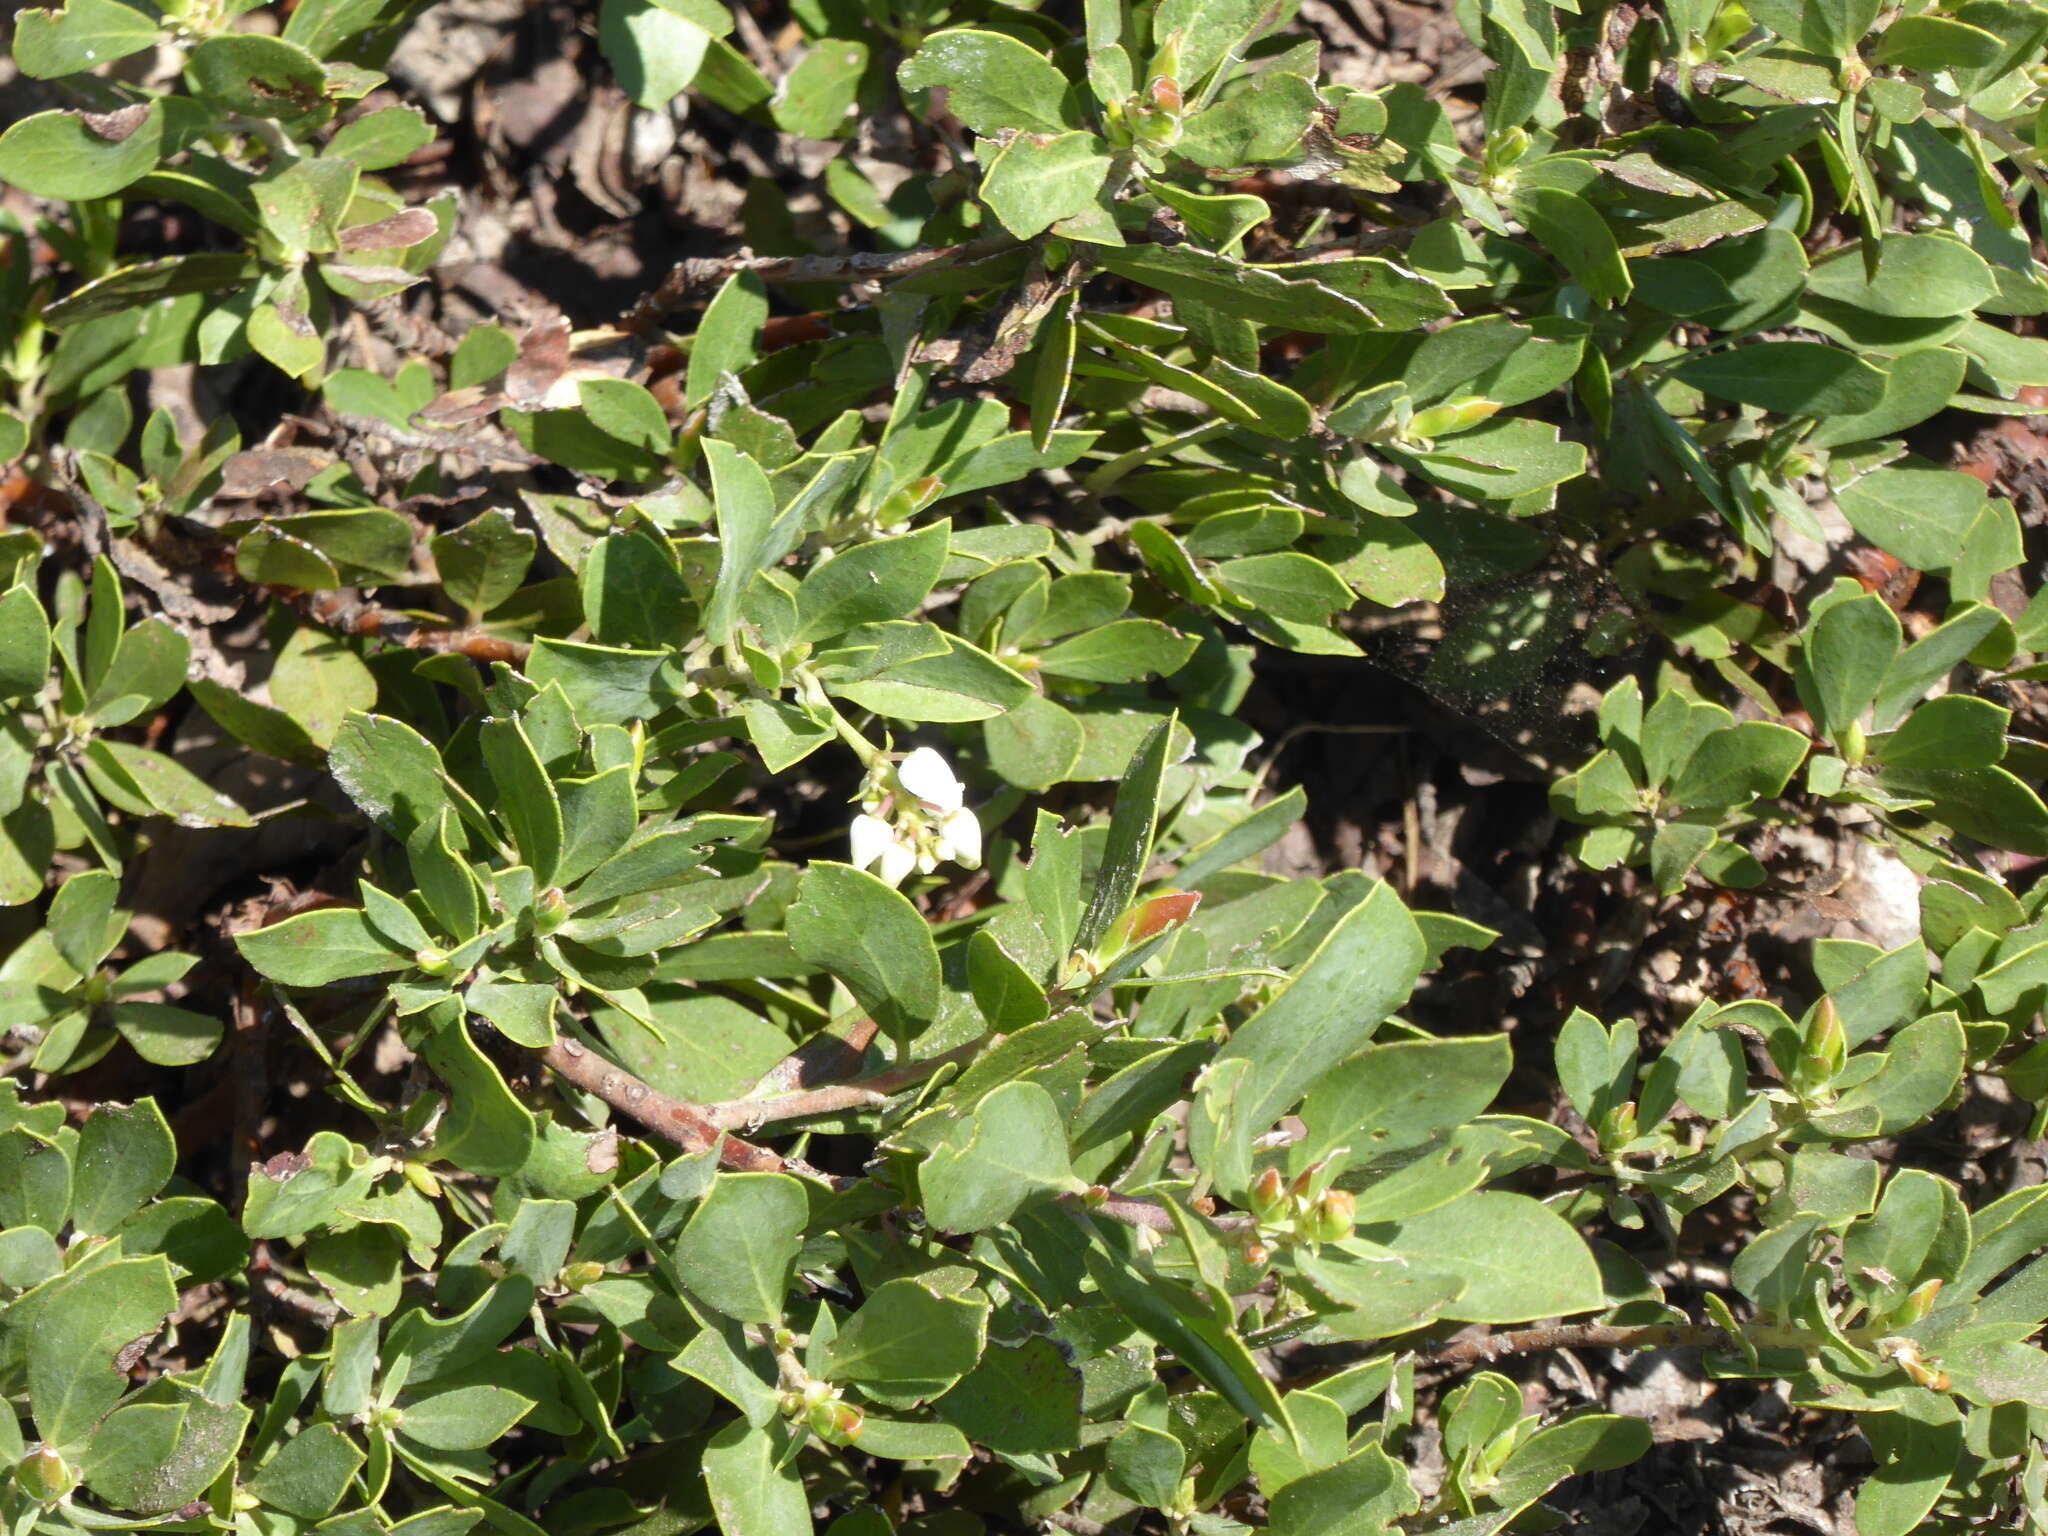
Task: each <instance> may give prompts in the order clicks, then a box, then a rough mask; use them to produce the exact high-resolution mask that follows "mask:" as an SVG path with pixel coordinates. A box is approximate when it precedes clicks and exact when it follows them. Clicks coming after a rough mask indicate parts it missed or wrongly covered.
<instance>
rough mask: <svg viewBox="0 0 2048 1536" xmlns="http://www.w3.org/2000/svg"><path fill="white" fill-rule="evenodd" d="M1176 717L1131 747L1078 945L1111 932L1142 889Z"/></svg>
mask: <svg viewBox="0 0 2048 1536" xmlns="http://www.w3.org/2000/svg"><path fill="white" fill-rule="evenodd" d="M1177 720H1178V717H1177V716H1172V715H1169V716H1168V717H1167V718H1166V719H1164V720H1162V721H1160V722H1159V723H1158V724H1157V725H1155V726H1153V727H1152V728H1151V729H1150V730H1149V731H1147V732H1146V733H1145V739H1144V740H1143V741H1142V742H1140V743H1139V744H1138V747H1137V750H1135V751H1134V752H1132V753H1131V761H1130V766H1129V767H1128V768H1126V769H1125V770H1124V777H1123V784H1122V787H1121V789H1119V791H1118V793H1117V797H1116V806H1115V808H1114V809H1113V810H1112V811H1111V812H1110V818H1109V836H1108V838H1107V840H1106V841H1105V842H1104V843H1103V846H1102V859H1101V862H1100V863H1099V864H1098V865H1097V867H1096V872H1095V886H1094V889H1093V891H1091V892H1090V894H1089V898H1088V909H1087V911H1086V912H1085V913H1083V914H1082V917H1081V926H1080V928H1079V930H1078V931H1077V932H1076V933H1075V935H1074V948H1075V949H1078V950H1092V949H1094V948H1095V946H1096V945H1097V944H1099V943H1100V942H1101V941H1102V936H1103V935H1104V934H1106V933H1107V932H1109V928H1110V925H1111V924H1112V923H1114V922H1115V921H1116V920H1117V919H1118V918H1119V917H1121V916H1123V914H1124V909H1125V908H1127V907H1128V906H1130V904H1131V901H1132V899H1133V898H1135V897H1136V896H1137V894H1138V886H1139V884H1140V883H1141V882H1142V881H1143V879H1144V876H1145V869H1146V866H1147V865H1149V864H1150V863H1151V862H1152V835H1153V831H1154V829H1155V828H1156V827H1157V825H1158V822H1159V792H1160V789H1161V786H1162V785H1163V784H1164V782H1165V778H1166V768H1167V762H1168V758H1169V755H1170V750H1171V747H1172V743H1173V730H1174V726H1175V724H1176V723H1177Z"/></svg>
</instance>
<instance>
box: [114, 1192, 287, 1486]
mask: <svg viewBox="0 0 2048 1536" xmlns="http://www.w3.org/2000/svg"><path fill="white" fill-rule="evenodd" d="M216 1209H218V1207H216ZM216 1358H218V1354H217V1355H216ZM139 1396H153V1397H154V1398H155V1399H156V1400H155V1401H133V1402H129V1403H125V1404H123V1405H122V1406H121V1407H119V1408H116V1409H115V1410H114V1411H113V1412H112V1413H110V1414H108V1415H107V1417H106V1418H105V1419H103V1420H102V1421H101V1422H100V1426H99V1428H98V1429H97V1430H95V1431H94V1433H93V1437H92V1443H91V1444H90V1445H89V1446H88V1447H87V1448H86V1452H85V1455H84V1458H83V1460H82V1461H81V1462H80V1463H79V1470H80V1471H81V1472H83V1473H84V1474H85V1480H86V1486H87V1487H88V1488H90V1489H92V1491H93V1492H94V1493H96V1494H98V1495H99V1496H100V1497H101V1498H102V1499H104V1500H106V1501H107V1502H108V1503H110V1504H112V1505H113V1506H114V1507H115V1508H117V1509H121V1510H128V1511H133V1512H134V1513H136V1514H141V1515H166V1514H170V1513H172V1512H173V1511H175V1510H178V1509H181V1508H183V1507H184V1506H185V1505H187V1504H189V1503H191V1502H192V1501H193V1500H194V1499H196V1498H198V1497H199V1496H200V1494H202V1493H203V1492H205V1490H206V1489H207V1488H208V1487H210V1486H211V1485H212V1484H213V1482H214V1480H215V1479H216V1478H218V1477H219V1476H220V1475H221V1473H223V1472H225V1471H226V1470H227V1468H228V1466H229V1464H230V1463H232V1462H233V1461H234V1459H235V1454H236V1452H237V1451H239V1450H240V1449H241V1447H242V1437H243V1435H244V1433H245V1432H246V1431H247V1429H248V1427H249V1420H250V1419H251V1417H252V1415H251V1413H250V1411H249V1410H248V1409H247V1408H245V1407H243V1406H242V1405H241V1404H240V1403H231V1404H222V1403H216V1402H213V1401H211V1400H209V1399H208V1398H206V1397H204V1396H202V1395H200V1393H199V1392H197V1391H195V1390H194V1389H193V1388H191V1387H188V1386H186V1385H184V1384H183V1383H182V1382H165V1383H162V1384H160V1385H153V1386H151V1387H149V1388H145V1389H144V1392H143V1393H142V1394H139Z"/></svg>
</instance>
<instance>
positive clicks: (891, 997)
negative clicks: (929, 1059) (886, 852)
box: [788, 860, 940, 1046]
mask: <svg viewBox="0 0 2048 1536" xmlns="http://www.w3.org/2000/svg"><path fill="white" fill-rule="evenodd" d="M788 924H789V942H790V944H791V945H792V946H793V947H794V948H795V950H796V952H797V955H798V957H799V958H801V959H802V960H804V961H806V962H807V963H809V964H811V965H815V966H818V967H820V968H821V969H824V970H827V971H830V972H831V973H832V974H833V975H834V976H837V977H838V978H839V979H840V980H841V981H843V982H845V983H846V986H847V990H848V991H850V992H852V993H853V996H854V1001H856V1002H857V1003H859V1004H860V1006H861V1007H862V1008H863V1009H864V1010H866V1012H867V1014H868V1016H869V1017H870V1018H872V1019H873V1020H874V1021H875V1022H876V1023H877V1024H878V1025H880V1026H881V1027H882V1028H883V1029H884V1030H885V1031H887V1032H888V1033H889V1034H890V1035H891V1036H892V1037H893V1038H894V1039H895V1040H896V1041H897V1042H898V1043H899V1046H902V1045H905V1044H906V1043H907V1042H908V1040H909V1038H910V1036H911V1035H912V1034H913V1033H914V1032H915V1029H916V1028H917V1026H920V1025H923V1024H927V1023H929V1022H930V1021H931V1020H932V1019H933V1018H935V1017H937V1015H938V1010H939V995H940V977H939V950H938V946H937V945H936V944H934V943H933V942H932V932H931V928H930V927H929V926H928V925H927V924H926V922H925V920H924V919H923V918H922V917H921V916H919V915H918V911H917V908H915V907H913V906H912V905H911V904H910V900H909V898H908V897H906V896H905V895H904V894H903V893H902V892H901V891H899V890H897V889H895V887H893V886H890V885H887V884H885V883H884V882H882V881H881V880H878V879H876V878H875V877H874V876H873V875H870V874H868V873H866V872H865V871H863V870H858V869H854V868H852V867H851V866H849V865H845V864H834V863H829V862H826V861H822V860H821V861H819V862H817V863H814V864H812V865H811V866H810V867H809V868H808V869H806V870H805V871H804V873H803V876H802V878H801V879H799V880H798V882H797V888H796V900H795V901H793V902H791V903H790V907H789V917H788Z"/></svg>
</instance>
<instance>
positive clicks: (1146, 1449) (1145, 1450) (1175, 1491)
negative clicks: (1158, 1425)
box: [1103, 1422, 1187, 1509]
mask: <svg viewBox="0 0 2048 1536" xmlns="http://www.w3.org/2000/svg"><path fill="white" fill-rule="evenodd" d="M1186 1470H1187V1452H1186V1451H1185V1450H1184V1449H1182V1447H1181V1443H1180V1441H1178V1440H1176V1439H1175V1438H1174V1437H1173V1436H1172V1435H1169V1434H1168V1433H1167V1432H1166V1431H1165V1430H1163V1429H1154V1428H1152V1427H1151V1426H1150V1425H1148V1424H1140V1423H1135V1422H1133V1423H1127V1424H1125V1425H1124V1427H1123V1429H1122V1430H1121V1431H1120V1432H1119V1433H1118V1434H1117V1436H1116V1438H1115V1439H1113V1440H1111V1441H1110V1442H1109V1452H1108V1455H1107V1458H1106V1463H1105V1466H1104V1469H1103V1475H1104V1477H1105V1478H1107V1479H1108V1481H1109V1485H1110V1486H1111V1487H1112V1488H1114V1489H1115V1490H1116V1491H1117V1492H1118V1493H1121V1494H1123V1495H1124V1496H1125V1497H1126V1498H1130V1499H1135V1500H1136V1501H1137V1502H1138V1503H1140V1504H1145V1505H1149V1506H1151V1507H1152V1508H1154V1509H1171V1508H1173V1507H1174V1505H1175V1504H1176V1503H1178V1502H1179V1498H1180V1482H1181V1474H1182V1473H1184V1472H1186Z"/></svg>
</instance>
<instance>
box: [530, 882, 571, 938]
mask: <svg viewBox="0 0 2048 1536" xmlns="http://www.w3.org/2000/svg"><path fill="white" fill-rule="evenodd" d="M568 920H569V898H568V897H567V896H564V895H563V894H562V888H561V887H560V886H557V885H551V886H549V887H548V888H547V889H546V890H544V891H542V892H541V893H540V898H539V900H537V901H535V902H534V904H533V926H534V927H535V928H537V929H539V930H540V931H541V932H542V933H553V932H554V931H555V930H556V929H557V928H559V927H561V926H562V924H564V923H566V922H567V921H568Z"/></svg>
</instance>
